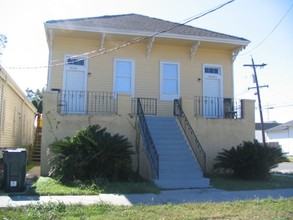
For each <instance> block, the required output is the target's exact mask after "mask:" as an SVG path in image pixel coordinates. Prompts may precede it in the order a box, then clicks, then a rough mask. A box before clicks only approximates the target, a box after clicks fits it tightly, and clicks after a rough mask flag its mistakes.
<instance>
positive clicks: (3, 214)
mask: <svg viewBox="0 0 293 220" xmlns="http://www.w3.org/2000/svg"><path fill="white" fill-rule="evenodd" d="M292 207H293V198H290V199H278V200H275V199H265V200H247V201H237V202H223V203H192V204H179V205H173V204H165V205H135V206H131V207H128V206H112V205H107V204H100V205H91V206H81V205H65V204H63V203H47V204H38V205H31V206H28V207H18V208H12V207H10V208H2V209H0V219H19V220H24V219H26V220H29V219H39V220H42V219H111V220H112V219H113V220H118V219H180V220H181V219H195V220H196V219H249V220H250V219H266V220H270V219H274V220H275V219H292V218H293V209H292Z"/></svg>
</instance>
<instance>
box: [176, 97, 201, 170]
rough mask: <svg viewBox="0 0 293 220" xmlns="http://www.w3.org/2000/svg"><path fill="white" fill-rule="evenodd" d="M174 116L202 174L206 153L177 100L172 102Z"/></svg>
mask: <svg viewBox="0 0 293 220" xmlns="http://www.w3.org/2000/svg"><path fill="white" fill-rule="evenodd" d="M174 115H175V116H177V118H178V120H179V122H180V125H181V127H182V129H183V131H184V133H185V136H186V137H187V140H188V142H189V144H190V146H191V148H192V151H193V153H194V155H195V157H196V158H197V160H198V162H199V164H200V166H201V168H202V170H203V172H206V153H205V152H204V150H203V148H202V146H201V144H200V142H199V141H198V139H197V137H196V135H195V133H194V131H193V129H192V127H191V125H190V123H189V121H188V119H187V117H186V115H185V113H184V111H183V109H182V107H181V103H180V102H179V100H178V99H175V100H174Z"/></svg>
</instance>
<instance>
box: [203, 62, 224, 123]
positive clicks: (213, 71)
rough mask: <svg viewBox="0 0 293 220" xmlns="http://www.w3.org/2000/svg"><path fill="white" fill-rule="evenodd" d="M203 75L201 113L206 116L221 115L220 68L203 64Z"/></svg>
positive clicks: (218, 116)
mask: <svg viewBox="0 0 293 220" xmlns="http://www.w3.org/2000/svg"><path fill="white" fill-rule="evenodd" d="M203 75H204V76H203V115H204V116H205V117H207V118H220V117H223V111H224V106H223V98H222V68H221V66H214V65H204V68H203Z"/></svg>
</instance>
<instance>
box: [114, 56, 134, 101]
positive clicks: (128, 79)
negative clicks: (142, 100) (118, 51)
mask: <svg viewBox="0 0 293 220" xmlns="http://www.w3.org/2000/svg"><path fill="white" fill-rule="evenodd" d="M114 93H116V94H118V93H126V94H131V95H132V96H134V61H133V60H122V59H115V60H114Z"/></svg>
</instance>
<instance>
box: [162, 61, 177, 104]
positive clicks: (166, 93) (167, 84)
mask: <svg viewBox="0 0 293 220" xmlns="http://www.w3.org/2000/svg"><path fill="white" fill-rule="evenodd" d="M160 69H161V71H160V72H161V80H160V81H161V86H160V99H161V100H174V99H178V98H179V96H180V65H179V63H173V62H161V68H160Z"/></svg>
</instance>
